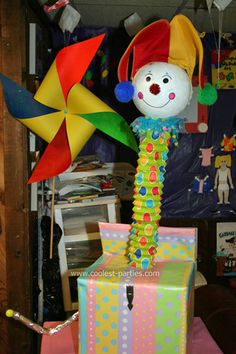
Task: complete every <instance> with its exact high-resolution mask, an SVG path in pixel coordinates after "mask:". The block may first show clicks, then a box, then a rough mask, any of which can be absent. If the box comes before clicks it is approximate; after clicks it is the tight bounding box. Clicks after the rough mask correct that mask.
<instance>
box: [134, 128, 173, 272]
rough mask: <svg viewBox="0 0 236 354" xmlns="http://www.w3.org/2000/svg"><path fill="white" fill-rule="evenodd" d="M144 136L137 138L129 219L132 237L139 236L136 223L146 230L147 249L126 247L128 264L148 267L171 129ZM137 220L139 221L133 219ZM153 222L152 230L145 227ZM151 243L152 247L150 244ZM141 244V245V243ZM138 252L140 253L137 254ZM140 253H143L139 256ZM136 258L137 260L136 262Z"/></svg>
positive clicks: (150, 259)
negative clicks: (132, 200) (132, 199)
mask: <svg viewBox="0 0 236 354" xmlns="http://www.w3.org/2000/svg"><path fill="white" fill-rule="evenodd" d="M145 134H146V135H145V136H142V139H141V140H140V145H139V148H140V152H139V159H138V167H137V173H136V176H135V183H134V184H135V192H134V208H133V211H134V214H133V223H132V231H131V234H132V238H134V239H135V238H136V237H137V236H140V234H139V227H138V224H139V225H140V223H141V225H143V226H144V227H143V230H145V231H146V230H148V232H147V233H144V234H143V236H145V237H146V238H148V241H147V243H146V247H147V248H146V252H144V251H143V250H142V249H140V250H139V248H138V244H136V247H137V250H135V249H134V247H135V245H134V244H131V246H130V248H129V250H128V256H129V260H130V265H133V266H135V265H138V267H141V268H143V269H147V268H150V267H151V266H152V264H153V260H154V257H155V254H156V251H155V250H154V249H153V248H157V243H156V240H155V238H154V237H153V236H154V234H156V231H157V229H158V225H159V223H156V221H158V220H160V206H161V195H162V189H163V181H164V173H165V166H166V160H167V152H168V146H169V139H170V132H168V131H163V132H159V131H152V130H151V129H149V130H147V131H146V133H145ZM136 221H138V224H137V223H136ZM150 223H151V225H152V231H151V232H150V230H151V229H150V228H149V229H147V228H146V226H147V224H150ZM150 246H152V248H150ZM142 247H143V246H142ZM140 255H141V256H140ZM142 257H145V258H144V259H142ZM137 261H138V262H137Z"/></svg>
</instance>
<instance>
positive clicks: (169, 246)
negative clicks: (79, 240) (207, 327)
mask: <svg viewBox="0 0 236 354" xmlns="http://www.w3.org/2000/svg"><path fill="white" fill-rule="evenodd" d="M99 226H100V234H101V239H102V244H103V251H104V252H103V255H102V256H101V257H100V258H99V259H98V260H97V261H96V262H95V263H94V264H93V265H92V266H90V267H89V268H87V269H86V270H85V272H84V274H82V275H81V276H80V277H79V278H78V292H79V311H80V326H79V328H80V333H79V353H80V354H95V353H96V354H103V353H112V354H144V353H145V354H154V353H163V354H172V353H181V354H185V353H187V347H188V333H189V328H190V325H191V322H192V317H193V294H194V292H193V290H194V276H195V254H196V250H195V249H196V230H195V229H191V228H181V229H179V228H164V227H162V228H160V230H159V240H160V252H158V258H157V259H156V264H155V266H154V267H153V268H152V269H150V270H140V269H135V268H131V267H129V266H128V265H127V258H126V256H125V250H126V247H127V239H128V234H129V229H130V226H129V225H124V224H106V223H100V224H99ZM158 251H159V250H158ZM166 251H167V252H166ZM168 257H169V258H168Z"/></svg>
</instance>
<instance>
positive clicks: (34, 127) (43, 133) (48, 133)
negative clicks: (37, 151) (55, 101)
mask: <svg viewBox="0 0 236 354" xmlns="http://www.w3.org/2000/svg"><path fill="white" fill-rule="evenodd" d="M64 118H65V114H64V112H63V111H62V112H55V113H50V114H45V115H42V116H38V117H34V118H27V119H20V122H21V123H22V124H24V125H25V126H26V127H27V128H29V129H30V130H31V131H32V132H34V133H35V134H37V135H38V136H40V137H41V138H42V139H44V140H45V141H46V142H47V143H50V142H51V141H52V139H53V138H54V136H55V135H56V133H57V132H58V130H59V128H60V126H61V124H62V122H63V120H64Z"/></svg>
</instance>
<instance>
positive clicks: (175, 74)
mask: <svg viewBox="0 0 236 354" xmlns="http://www.w3.org/2000/svg"><path fill="white" fill-rule="evenodd" d="M132 85H133V87H134V94H133V102H134V104H135V106H136V107H137V108H138V110H139V111H140V112H141V113H143V114H144V115H145V116H148V117H152V118H155V117H159V118H166V117H171V116H176V115H177V114H179V113H180V112H181V111H182V110H183V109H184V108H185V107H186V105H187V104H188V102H189V101H190V99H191V96H192V84H191V81H190V80H189V77H188V75H187V73H186V71H185V70H183V69H181V68H180V67H178V66H177V65H173V64H168V63H162V62H154V63H150V64H146V65H144V66H143V67H142V68H141V69H139V70H138V71H137V73H136V75H135V76H134V79H133V81H132Z"/></svg>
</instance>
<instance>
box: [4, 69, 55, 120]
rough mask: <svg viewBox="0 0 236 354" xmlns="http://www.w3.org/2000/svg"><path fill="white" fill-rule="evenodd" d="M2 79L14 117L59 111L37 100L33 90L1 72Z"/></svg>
mask: <svg viewBox="0 0 236 354" xmlns="http://www.w3.org/2000/svg"><path fill="white" fill-rule="evenodd" d="M0 81H1V83H2V86H3V94H4V98H5V102H6V105H7V108H8V111H9V112H10V114H11V115H12V116H13V117H15V118H18V119H21V118H33V117H37V116H41V115H45V114H49V113H54V112H57V110H55V109H53V108H50V107H47V106H44V105H43V104H41V103H39V102H38V101H36V100H35V99H34V98H33V94H32V93H31V92H29V91H27V90H26V89H24V88H23V87H21V86H20V85H18V84H16V83H15V82H14V81H12V80H11V79H9V78H8V77H7V76H5V75H3V74H1V73H0Z"/></svg>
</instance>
